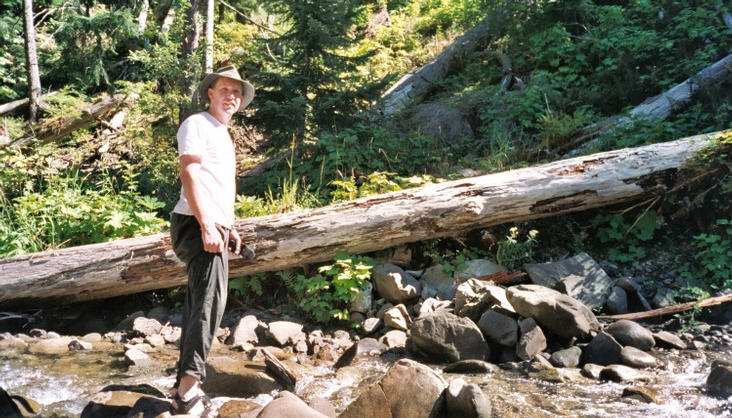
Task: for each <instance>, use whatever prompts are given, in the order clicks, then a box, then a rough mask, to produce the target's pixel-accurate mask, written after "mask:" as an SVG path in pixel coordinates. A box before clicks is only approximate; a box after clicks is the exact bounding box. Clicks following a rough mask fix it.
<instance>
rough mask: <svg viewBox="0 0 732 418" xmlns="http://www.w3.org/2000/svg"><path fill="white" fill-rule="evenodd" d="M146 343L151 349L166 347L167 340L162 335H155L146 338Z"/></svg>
mask: <svg viewBox="0 0 732 418" xmlns="http://www.w3.org/2000/svg"><path fill="white" fill-rule="evenodd" d="M145 342H146V343H148V344H150V346H151V347H162V346H164V345H165V338H163V336H162V335H160V334H155V335H150V336H147V337H145Z"/></svg>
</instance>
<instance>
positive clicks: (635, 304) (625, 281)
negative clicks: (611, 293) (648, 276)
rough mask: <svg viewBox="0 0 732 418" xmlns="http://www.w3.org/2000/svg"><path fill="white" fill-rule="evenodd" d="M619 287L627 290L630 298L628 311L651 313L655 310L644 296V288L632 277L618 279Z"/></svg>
mask: <svg viewBox="0 0 732 418" xmlns="http://www.w3.org/2000/svg"><path fill="white" fill-rule="evenodd" d="M617 285H618V286H620V287H622V288H623V290H625V293H626V295H627V296H628V309H629V310H631V311H633V312H636V311H650V310H651V309H653V307H652V306H651V304H650V303H648V300H647V299H646V298H645V296H643V288H642V287H641V285H640V284H639V283H638V281H637V280H636V279H634V278H632V277H621V278H620V279H618V283H617Z"/></svg>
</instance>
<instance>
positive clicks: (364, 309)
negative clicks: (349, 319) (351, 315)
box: [349, 282, 374, 314]
mask: <svg viewBox="0 0 732 418" xmlns="http://www.w3.org/2000/svg"><path fill="white" fill-rule="evenodd" d="M373 290H374V285H373V284H371V282H365V284H364V288H363V289H358V290H357V291H356V293H355V294H354V295H353V296H352V297H351V302H350V304H349V307H350V310H351V312H360V313H362V314H367V313H368V312H369V311H370V310H371V305H372V304H373V299H374V297H373Z"/></svg>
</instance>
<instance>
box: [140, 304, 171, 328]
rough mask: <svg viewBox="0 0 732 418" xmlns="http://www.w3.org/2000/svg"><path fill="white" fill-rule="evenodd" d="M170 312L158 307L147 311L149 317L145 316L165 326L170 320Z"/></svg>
mask: <svg viewBox="0 0 732 418" xmlns="http://www.w3.org/2000/svg"><path fill="white" fill-rule="evenodd" d="M169 312H170V311H169V310H168V308H166V307H165V306H156V307H154V308H152V309H150V310H149V311H147V315H145V316H146V317H148V318H151V319H155V320H156V321H158V322H160V323H161V324H164V323H165V322H166V321H167V320H168V313H169Z"/></svg>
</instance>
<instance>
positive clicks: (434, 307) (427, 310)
mask: <svg viewBox="0 0 732 418" xmlns="http://www.w3.org/2000/svg"><path fill="white" fill-rule="evenodd" d="M451 306H452V301H449V300H437V299H434V298H429V299H425V301H424V302H422V305H421V306H420V307H419V311H418V312H419V313H418V314H417V317H418V318H424V317H425V316H427V315H430V314H433V313H435V312H437V311H439V310H441V309H442V310H446V311H448V312H452V308H451Z"/></svg>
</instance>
